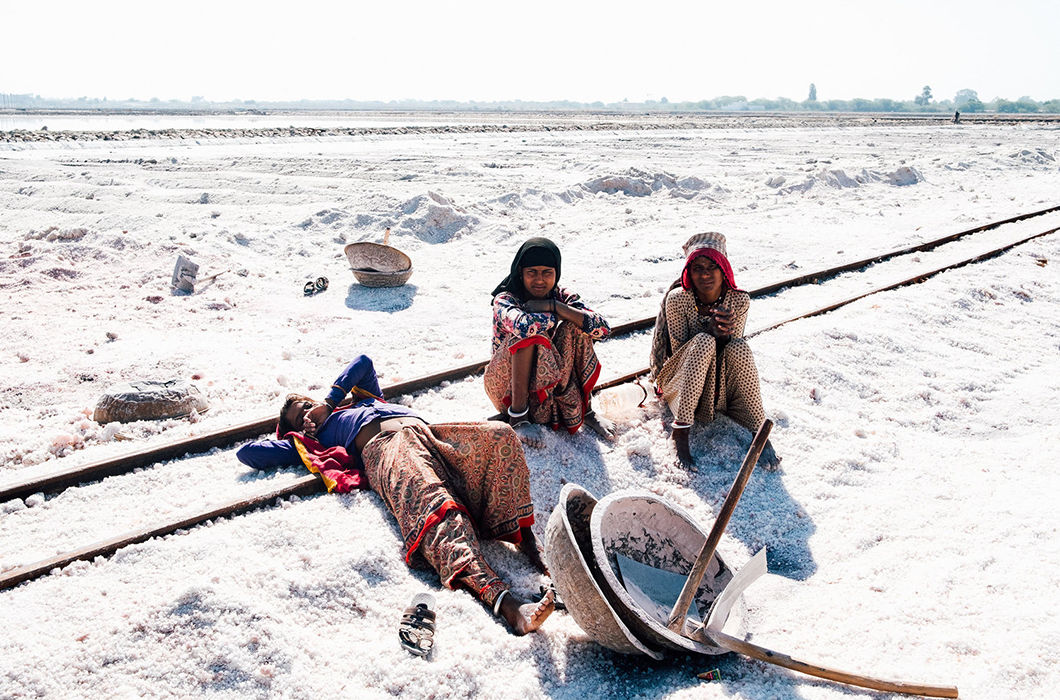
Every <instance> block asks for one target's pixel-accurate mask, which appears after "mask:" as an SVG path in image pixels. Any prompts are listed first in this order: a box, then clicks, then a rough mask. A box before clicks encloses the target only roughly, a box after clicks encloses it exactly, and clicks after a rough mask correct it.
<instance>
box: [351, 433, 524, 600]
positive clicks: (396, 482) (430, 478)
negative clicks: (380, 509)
mask: <svg viewBox="0 0 1060 700" xmlns="http://www.w3.org/2000/svg"><path fill="white" fill-rule="evenodd" d="M361 458H362V459H363V461H364V465H365V471H366V475H367V477H368V483H369V484H371V486H372V489H373V490H374V491H375V492H376V493H378V494H379V496H380V497H381V498H382V499H383V502H384V503H386V506H387V508H388V509H389V510H390V512H391V513H393V515H394V517H395V518H396V519H397V521H398V526H399V527H400V528H401V536H402V538H403V539H404V543H405V546H404V550H405V561H406V562H408V563H410V564H413V565H422V564H423V563H427V564H429V565H430V566H431V567H432V568H434V569H435V570H436V571H437V572H438V575H439V576H440V577H441V580H442V583H443V584H445V585H446V586H448V587H450V588H454V587H455V586H456V585H462V586H464V587H466V588H469V589H471V590H472V591H473V592H474V593H475V594H476V595H478V596H479V597H480V598H481V599H482V600H483V601H485V602H486V603H487V604H492V602H493V600H495V599H496V597H497V595H498V594H499V593H500V591H502V590H504V589H506V588H507V585H506V584H504V583H503V582H502V581H501V580H500V578H499V577H498V576H497V575H496V574H495V573H494V572H493V570H492V569H490V567H489V565H488V564H487V563H486V561H485V559H483V557H482V553H481V552H480V550H479V539H480V538H481V539H499V540H505V541H508V542H513V543H518V542H519V541H520V539H521V536H520V532H519V530H520V528H522V527H529V526H530V525H532V524H533V522H534V506H533V503H532V502H531V500H530V472H529V470H528V469H527V466H526V459H525V457H524V456H523V450H522V446H521V445H520V444H519V439H518V438H517V437H516V435H515V432H514V431H513V430H512V429H511V428H510V427H509V426H508V425H506V424H504V423H498V422H491V423H438V424H434V425H430V426H428V425H426V424H418V423H417V424H413V425H407V426H405V427H403V428H402V429H401V430H399V431H396V432H383V433H380V434H379V435H377V436H376V437H375V438H373V439H372V440H370V441H369V442H368V444H367V445H365V448H364V450H362V452H361Z"/></svg>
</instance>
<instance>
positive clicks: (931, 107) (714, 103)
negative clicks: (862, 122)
mask: <svg viewBox="0 0 1060 700" xmlns="http://www.w3.org/2000/svg"><path fill="white" fill-rule="evenodd" d="M0 109H14V110H34V109H78V110H135V111H153V110H160V111H162V110H164V111H184V110H186V111H222V110H223V111H231V110H241V111H256V110H261V111H265V110H285V109H296V110H394V111H418V110H432V111H476V110H477V111H484V112H486V111H550V112H555V111H571V112H576V111H608V112H662V113H666V112H674V113H681V112H906V113H943V114H951V113H953V112H954V111H955V110H959V111H961V112H965V113H975V112H997V113H1002V114H1005V113H1009V114H1015V113H1020V114H1034V113H1050V114H1057V113H1060V99H1052V100H1048V101H1047V102H1037V101H1035V100H1033V99H1031V98H1030V97H1021V98H1019V99H1018V100H1008V99H1005V98H1002V97H996V98H994V99H993V100H991V101H989V102H983V101H982V100H980V99H979V96H978V95H977V94H976V92H975V90H970V89H965V90H958V91H957V94H956V95H954V97H953V99H951V100H935V99H934V98H933V96H932V93H931V87H930V86H928V85H925V86H924V87H923V89H922V90H921V92H920V93H919V94H918V95H916V96H915V97H913V98H912V99H909V100H892V99H889V98H885V97H884V98H876V99H872V100H870V99H865V98H860V97H856V98H854V99H852V100H818V99H817V87H816V86H815V85H813V84H811V85H810V89H809V96H808V98H807V99H805V100H803V101H802V102H796V101H795V100H791V99H788V98H786V97H778V98H775V99H767V98H761V97H760V98H755V99H748V98H746V97H744V96H743V95H724V96H722V97H715V98H713V99H710V100H699V101H698V102H670V101H668V100H667V99H666V98H665V97H663V98H662V99H660V100H647V101H645V102H630V101H628V100H622V101H621V102H572V101H569V100H561V101H553V102H527V101H523V100H501V101H495V102H457V101H453V100H430V101H426V100H391V101H389V102H382V101H363V100H295V101H281V102H265V101H258V100H230V101H227V102H210V101H207V100H204V99H203V98H201V97H193V98H191V100H187V101H185V100H160V99H158V98H151V99H150V100H135V99H128V100H108V99H106V98H102V99H99V98H90V97H78V98H46V97H41V96H40V95H30V94H25V95H12V94H4V93H0Z"/></svg>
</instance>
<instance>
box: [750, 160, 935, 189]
mask: <svg viewBox="0 0 1060 700" xmlns="http://www.w3.org/2000/svg"><path fill="white" fill-rule="evenodd" d="M923 179H924V176H923V175H921V174H920V172H919V171H918V170H917V169H916V168H911V167H909V166H908V165H903V166H902V167H900V168H898V169H897V170H895V171H894V172H892V173H881V172H879V171H877V170H867V169H865V168H862V170H861V172H860V173H858V174H857V175H855V176H854V177H850V176H849V175H847V174H846V172H845V171H843V170H838V169H836V170H829V169H828V168H823V169H821V170H820V171H819V172H817V173H814V174H813V175H812V176H810V177H809V178H808V179H806V180H805V181H803V182H800V183H798V184H795V185H789V186H787V187H785V188H783V189H780V190H777V193H778V194H792V193H795V192H808V191H810V190H811V189H813V187H814V186H815V185H817V184H820V185H824V186H825V187H831V188H833V189H849V188H853V187H860V186H861V185H865V184H868V183H870V182H888V183H890V184H892V185H896V186H899V187H902V186H905V185H915V184H916V183H918V182H921V181H922V180H923ZM783 182H784V180H783V178H781V177H779V176H777V177H773V178H770V179H769V181H768V182H767V183H766V184H767V185H768V186H770V187H777V186H779V185H780V184H782V183H783Z"/></svg>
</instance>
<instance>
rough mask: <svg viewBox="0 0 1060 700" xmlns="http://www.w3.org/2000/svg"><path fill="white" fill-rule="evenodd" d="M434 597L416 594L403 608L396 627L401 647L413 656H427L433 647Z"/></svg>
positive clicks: (426, 594)
mask: <svg viewBox="0 0 1060 700" xmlns="http://www.w3.org/2000/svg"><path fill="white" fill-rule="evenodd" d="M433 605H434V596H432V595H431V594H429V593H418V594H416V597H415V598H413V599H412V604H411V605H410V606H409V607H407V608H405V613H404V614H403V615H402V616H401V625H400V626H399V627H398V638H399V639H400V640H401V646H402V647H403V648H404V649H406V650H407V651H408V652H409V653H410V654H413V655H415V656H427V655H428V654H430V653H431V648H432V647H434V611H433V610H431V606H433Z"/></svg>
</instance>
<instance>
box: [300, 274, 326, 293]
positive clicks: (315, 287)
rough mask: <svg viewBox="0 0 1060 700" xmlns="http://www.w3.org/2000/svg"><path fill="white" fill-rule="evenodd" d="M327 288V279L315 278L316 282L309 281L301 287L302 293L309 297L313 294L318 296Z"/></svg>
mask: <svg viewBox="0 0 1060 700" xmlns="http://www.w3.org/2000/svg"><path fill="white" fill-rule="evenodd" d="M327 288H328V278H327V277H317V278H316V280H310V281H309V282H306V283H305V286H304V287H302V292H303V293H304V294H305V295H306V296H307V297H311V296H313V295H314V294H318V293H320V292H322V291H324V290H325V289H327Z"/></svg>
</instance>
